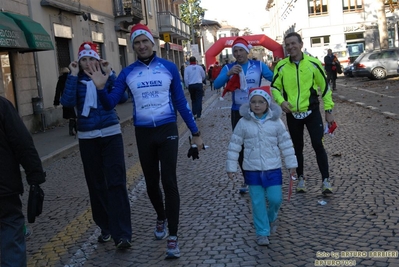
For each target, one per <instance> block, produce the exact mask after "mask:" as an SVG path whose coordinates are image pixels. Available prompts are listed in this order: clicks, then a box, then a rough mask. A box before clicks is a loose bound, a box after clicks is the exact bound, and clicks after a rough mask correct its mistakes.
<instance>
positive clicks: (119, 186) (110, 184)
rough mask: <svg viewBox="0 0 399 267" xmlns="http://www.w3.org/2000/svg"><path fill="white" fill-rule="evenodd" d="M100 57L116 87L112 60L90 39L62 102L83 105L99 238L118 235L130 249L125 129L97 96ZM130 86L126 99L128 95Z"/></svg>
mask: <svg viewBox="0 0 399 267" xmlns="http://www.w3.org/2000/svg"><path fill="white" fill-rule="evenodd" d="M96 63H97V64H98V66H99V71H100V73H101V75H103V77H107V80H106V85H105V86H104V87H102V88H101V89H104V88H105V90H104V91H111V90H113V89H112V87H113V83H114V80H115V79H116V75H115V73H114V72H113V71H112V69H111V66H110V64H109V63H108V62H107V61H105V60H101V59H100V56H99V55H98V54H97V45H96V44H94V43H91V42H84V43H82V44H81V45H80V47H79V54H78V61H72V62H71V64H69V69H70V70H71V72H70V74H69V75H68V78H67V81H66V85H65V90H64V93H63V94H62V97H61V104H62V105H64V106H67V107H71V108H72V107H76V110H77V115H78V133H77V136H78V139H79V150H80V156H81V158H82V162H83V168H84V174H85V178H86V183H87V187H88V189H89V196H90V204H91V210H92V215H93V220H94V222H95V223H96V224H97V226H98V227H100V229H101V234H100V235H99V236H98V238H97V241H98V242H99V243H105V242H108V241H111V239H113V241H114V243H115V246H116V248H117V249H127V248H129V247H131V238H132V226H131V220H130V203H129V197H128V193H127V188H126V167H125V158H124V149H123V138H122V131H121V126H120V124H119V119H118V116H117V114H116V112H115V110H114V109H110V110H106V109H105V108H104V106H103V105H102V103H101V102H100V101H99V99H98V97H97V90H96V85H95V83H94V82H93V81H92V79H91V78H90V75H91V74H90V73H91V68H90V67H91V65H94V64H96ZM124 89H126V88H124ZM125 91H126V90H123V94H122V95H123V100H122V102H123V101H126V100H127V94H126V93H125Z"/></svg>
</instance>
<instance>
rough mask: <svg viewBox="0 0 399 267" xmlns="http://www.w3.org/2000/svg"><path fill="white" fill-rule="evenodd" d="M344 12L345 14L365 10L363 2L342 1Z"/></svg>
mask: <svg viewBox="0 0 399 267" xmlns="http://www.w3.org/2000/svg"><path fill="white" fill-rule="evenodd" d="M342 10H343V11H344V12H354V11H360V10H363V0H342Z"/></svg>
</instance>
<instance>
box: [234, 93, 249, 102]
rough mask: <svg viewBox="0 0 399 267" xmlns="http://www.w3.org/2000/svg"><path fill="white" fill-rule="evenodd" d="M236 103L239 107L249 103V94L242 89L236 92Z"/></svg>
mask: <svg viewBox="0 0 399 267" xmlns="http://www.w3.org/2000/svg"><path fill="white" fill-rule="evenodd" d="M234 102H235V103H236V104H239V105H242V104H244V103H248V92H245V91H242V90H240V89H238V90H235V91H234Z"/></svg>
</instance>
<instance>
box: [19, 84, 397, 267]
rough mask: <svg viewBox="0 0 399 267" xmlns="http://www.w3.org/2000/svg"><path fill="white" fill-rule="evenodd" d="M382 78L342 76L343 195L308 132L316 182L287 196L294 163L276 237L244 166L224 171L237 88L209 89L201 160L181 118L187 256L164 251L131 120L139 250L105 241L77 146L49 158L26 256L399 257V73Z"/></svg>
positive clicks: (285, 261)
mask: <svg viewBox="0 0 399 267" xmlns="http://www.w3.org/2000/svg"><path fill="white" fill-rule="evenodd" d="M371 82H374V83H371ZM384 82H386V83H390V81H384ZM379 83H380V81H368V79H358V78H346V77H339V79H338V81H337V91H334V100H335V103H336V107H335V108H334V113H335V116H336V121H337V124H338V128H337V130H336V133H335V135H334V136H326V137H325V146H326V149H327V154H328V157H329V163H330V174H331V178H332V182H333V188H334V194H333V195H332V196H330V197H324V196H323V195H322V194H321V177H320V174H319V171H318V168H317V164H316V158H315V154H314V152H313V149H312V148H311V145H310V139H309V136H308V135H307V134H306V135H305V150H304V153H305V175H306V177H307V178H308V184H307V185H308V192H307V193H305V194H296V193H293V195H292V197H291V201H290V202H288V201H287V200H286V199H287V192H288V182H289V181H288V172H287V171H286V170H284V176H285V181H284V185H283V193H284V202H283V205H282V207H281V211H280V214H279V227H278V229H277V233H275V234H273V235H272V236H271V237H270V242H271V244H270V245H269V246H267V247H260V246H258V245H257V244H256V238H255V231H254V227H253V223H252V215H251V206H250V197H249V195H240V194H239V193H238V188H239V187H240V184H241V181H242V177H241V175H236V177H235V178H234V180H230V179H229V178H228V177H227V175H226V173H225V160H226V151H227V145H228V141H229V138H230V136H231V125H230V106H231V101H230V98H231V97H230V96H229V95H227V96H226V97H225V98H224V100H220V99H219V97H218V96H217V95H215V93H214V91H210V90H209V89H208V90H207V91H206V98H205V101H204V111H203V114H204V115H203V118H202V120H201V121H199V122H198V124H199V127H200V130H201V132H202V135H203V139H204V141H205V143H206V145H208V146H209V148H208V149H207V150H205V151H201V153H200V156H199V157H200V158H199V160H194V161H193V160H192V159H188V158H187V150H188V148H189V143H188V136H189V134H188V133H187V129H186V127H185V125H184V124H181V122H180V124H179V131H180V149H179V159H178V181H179V190H180V194H181V212H180V214H181V216H180V227H179V242H180V249H181V254H182V256H181V258H180V259H177V260H164V253H165V249H166V241H165V240H163V241H156V240H154V237H153V228H154V226H155V220H156V215H155V212H154V210H153V208H152V206H151V203H150V201H149V199H148V197H147V193H146V189H145V183H144V179H143V175H142V172H141V168H140V163H139V162H138V155H137V149H136V143H135V138H134V128H133V127H132V125H131V123H126V124H125V125H124V127H123V136H124V144H125V160H126V165H127V169H128V171H127V175H128V188H129V197H130V203H131V218H132V226H133V237H132V241H133V243H132V244H133V246H132V248H131V249H129V250H127V251H125V252H121V251H117V250H116V249H115V246H114V244H113V242H109V243H106V244H99V243H97V236H98V235H99V234H100V231H99V229H98V228H97V227H96V226H95V224H94V222H93V220H92V218H91V211H90V205H89V197H88V191H87V187H86V183H85V179H84V176H83V169H82V163H81V159H80V155H79V152H78V151H77V150H74V151H73V152H72V153H71V154H69V155H66V156H63V157H60V158H56V159H55V160H53V161H49V162H48V163H47V164H46V171H47V182H46V183H45V184H43V189H44V191H45V203H44V209H43V214H42V215H40V217H38V218H37V219H36V222H35V223H34V224H29V227H30V228H31V229H32V231H33V234H32V235H31V236H30V237H29V238H28V239H27V248H28V266H32V267H33V266H52V267H53V266H64V267H66V266H71V267H78V266H96V267H97V266H98V267H100V266H101V267H102V266H132V267H136V266H148V267H149V266H157V267H158V266H185V267H186V266H190V267H203V266H215V267H221V266H226V267H231V266H284V267H290V266H306V267H310V266H381V267H382V266H389V267H396V266H399V257H398V251H399V242H398V221H399V211H398V207H399V188H398V185H397V183H398V182H397V180H398V177H399V165H398V156H397V155H398V150H399V134H398V132H397V131H398V129H399V120H398V119H397V118H398V117H397V115H395V114H399V112H398V107H397V103H398V97H399V90H398V88H399V87H398V85H397V84H398V81H397V80H396V81H394V82H392V84H390V85H386V86H389V88H388V89H381V88H380V87H377V86H374V87H372V85H376V84H379ZM395 85H396V87H395ZM355 87H356V88H355ZM381 95H383V97H382V96H381ZM374 98H376V99H377V100H373V99H374ZM369 101H370V102H369ZM373 101H374V102H373ZM391 101H392V103H391ZM360 102H362V103H364V104H360ZM394 103H396V105H394ZM370 106H373V107H375V108H371V107H370ZM387 112H388V113H389V114H388V113H387ZM283 120H285V118H283ZM305 132H306V131H305ZM49 145H50V144H49ZM27 188H28V187H26V188H25V191H26V192H27ZM27 196H28V194H24V196H23V198H24V203H25V204H26V199H27ZM319 200H325V201H326V202H327V204H326V205H320V204H319V203H318V201H319ZM24 210H26V207H24ZM377 252H384V253H377ZM337 264H340V265H337Z"/></svg>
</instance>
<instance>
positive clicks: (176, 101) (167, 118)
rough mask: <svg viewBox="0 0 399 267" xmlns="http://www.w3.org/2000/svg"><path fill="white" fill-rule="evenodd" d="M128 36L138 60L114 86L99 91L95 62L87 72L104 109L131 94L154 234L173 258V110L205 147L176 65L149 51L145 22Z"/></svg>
mask: <svg viewBox="0 0 399 267" xmlns="http://www.w3.org/2000/svg"><path fill="white" fill-rule="evenodd" d="M130 40H131V43H132V45H133V50H134V51H135V53H136V54H137V57H138V60H137V61H136V62H134V63H133V64H131V65H129V66H128V67H126V68H124V69H123V70H122V71H121V73H120V74H119V76H118V78H117V80H116V81H115V83H114V89H113V90H112V91H110V92H109V91H108V90H101V89H102V88H104V86H105V83H106V79H107V77H106V76H104V75H102V73H101V72H99V71H98V67H95V68H94V69H92V71H91V72H92V75H91V76H92V77H93V80H94V81H95V84H96V86H97V89H98V90H97V92H98V95H99V98H100V100H101V102H102V103H103V105H104V106H106V107H107V109H108V110H109V109H113V108H114V107H115V105H116V104H117V103H118V102H119V100H120V98H121V96H122V95H123V92H124V91H125V88H126V87H128V88H129V90H130V91H131V92H132V94H133V99H134V103H135V105H134V106H133V122H134V126H135V135H136V143H137V148H138V152H139V158H140V163H141V167H142V169H143V173H144V177H145V182H146V186H147V194H148V196H149V198H150V201H151V203H152V205H153V207H154V209H155V212H156V215H157V218H156V225H155V229H154V232H153V233H154V236H155V238H156V239H157V240H162V239H165V238H167V237H168V236H169V237H168V239H167V247H166V256H165V258H166V259H175V258H179V257H180V248H179V243H178V235H177V233H178V225H179V212H180V195H179V190H178V186H177V174H176V168H177V154H178V147H179V132H178V128H177V114H176V110H178V111H179V113H180V115H181V117H182V118H183V120H184V122H185V123H186V125H187V127H188V128H189V130H190V131H191V134H192V136H193V138H192V140H191V143H192V144H195V145H197V148H202V147H204V144H203V142H202V138H201V136H200V135H201V134H200V131H199V130H198V127H197V125H196V123H195V120H194V117H193V114H192V113H191V110H190V108H189V106H188V103H187V100H186V98H185V96H184V91H183V89H182V86H181V80H180V75H179V71H178V69H177V66H176V65H175V64H173V63H172V62H170V61H168V60H165V59H162V58H159V57H157V56H156V54H155V52H154V51H153V48H154V45H155V41H154V37H153V36H152V34H151V32H150V30H149V29H148V27H147V26H145V25H143V24H140V23H138V24H136V25H134V26H133V27H132V29H131V34H130ZM198 67H199V66H198ZM199 68H200V67H199ZM200 69H201V68H200ZM186 71H187V69H186ZM185 75H186V73H185ZM153 81H156V82H153ZM201 82H202V80H199V83H201ZM175 109H176V110H175ZM193 159H194V157H193ZM160 179H161V182H162V187H163V192H164V194H165V204H164V202H163V195H162V191H161V189H160Z"/></svg>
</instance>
